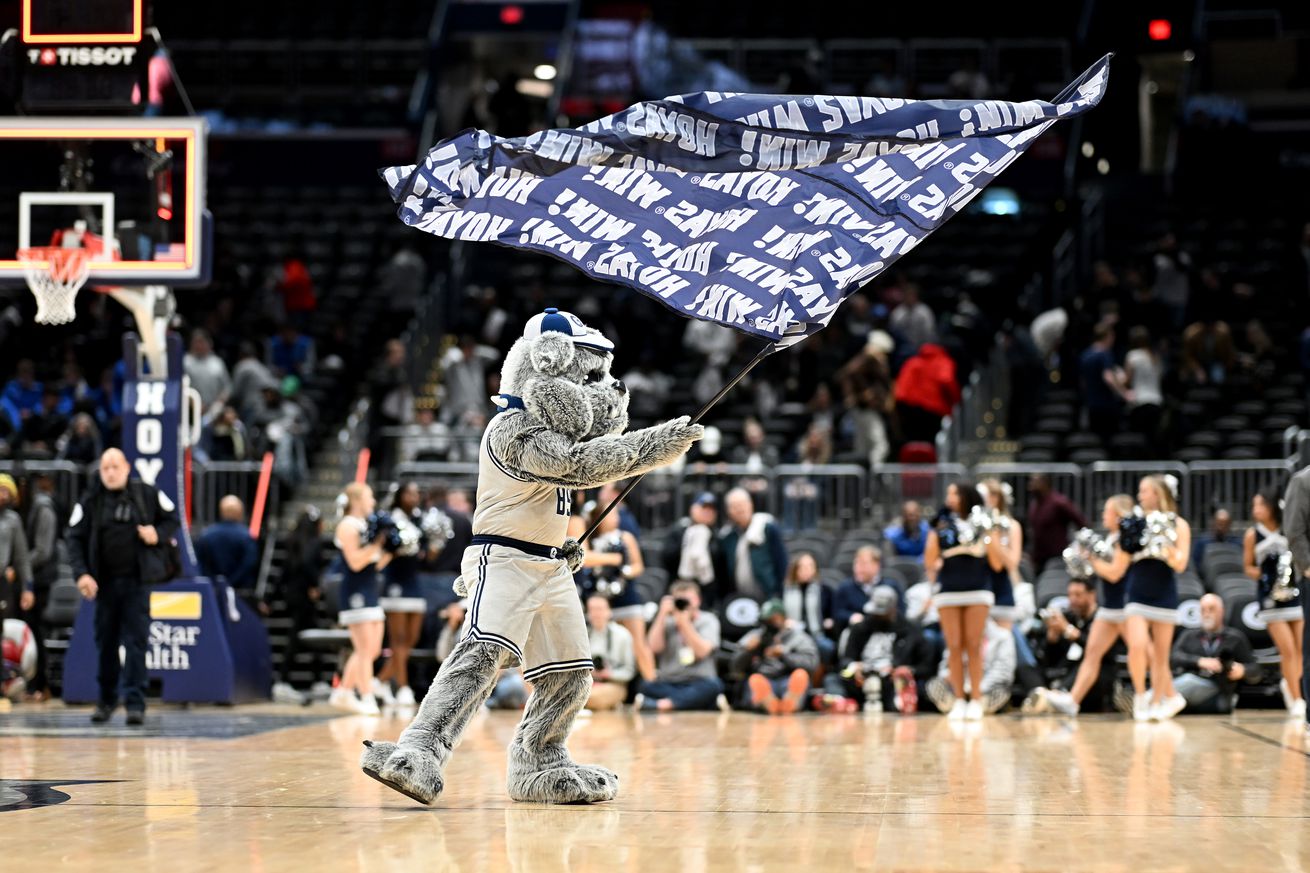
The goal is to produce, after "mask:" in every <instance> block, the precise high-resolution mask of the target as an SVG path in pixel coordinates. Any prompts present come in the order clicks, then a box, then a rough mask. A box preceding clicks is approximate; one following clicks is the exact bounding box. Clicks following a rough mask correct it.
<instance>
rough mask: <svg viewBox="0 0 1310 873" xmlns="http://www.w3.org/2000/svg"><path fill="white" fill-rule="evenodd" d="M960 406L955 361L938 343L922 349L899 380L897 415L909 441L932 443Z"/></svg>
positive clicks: (897, 381) (906, 364)
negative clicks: (945, 420)
mask: <svg viewBox="0 0 1310 873" xmlns="http://www.w3.org/2000/svg"><path fill="white" fill-rule="evenodd" d="M959 402H960V385H959V383H958V382H957V381H956V379H955V361H953V360H952V359H951V356H950V355H948V354H947V353H946V349H944V348H942V347H941V346H939V345H936V344H935V343H925V344H924V345H922V346H920V347H919V351H918V352H916V353H915V354H914V356H913V357H911V358H910V359H909V360H908V361H906V362H905V365H904V366H902V367H901V372H900V373H898V374H897V376H896V414H897V416H898V417H899V418H900V422H901V433H902V434H903V435H904V436H905V439H906V441H907V442H918V441H922V442H927V443H931V442H932V441H933V440H934V439H935V438H936V436H937V431H938V430H940V429H941V426H942V418H943V417H945V416H947V415H950V413H951V410H952V409H953V408H954V407H955V404H957V403H959Z"/></svg>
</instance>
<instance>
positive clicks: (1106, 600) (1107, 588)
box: [1093, 534, 1128, 624]
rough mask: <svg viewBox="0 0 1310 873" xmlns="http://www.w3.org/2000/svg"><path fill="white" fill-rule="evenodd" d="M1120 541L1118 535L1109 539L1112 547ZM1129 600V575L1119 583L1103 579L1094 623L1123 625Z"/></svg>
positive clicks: (1113, 535) (1125, 575)
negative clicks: (1125, 608)
mask: <svg viewBox="0 0 1310 873" xmlns="http://www.w3.org/2000/svg"><path fill="white" fill-rule="evenodd" d="M1118 541H1119V535H1118V534H1112V535H1111V536H1110V538H1109V542H1110V544H1111V545H1113V544H1114V543H1116V542H1118ZM1127 599H1128V575H1127V574H1126V573H1125V574H1124V576H1123V578H1121V579H1120V580H1119V581H1118V582H1108V581H1106V580H1105V579H1101V604H1100V606H1099V607H1098V608H1097V610H1096V617H1095V618H1094V619H1093V621H1103V622H1105V623H1106V624H1123V623H1124V602H1125V601H1126V600H1127Z"/></svg>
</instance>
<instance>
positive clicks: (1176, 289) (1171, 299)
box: [1151, 232, 1192, 331]
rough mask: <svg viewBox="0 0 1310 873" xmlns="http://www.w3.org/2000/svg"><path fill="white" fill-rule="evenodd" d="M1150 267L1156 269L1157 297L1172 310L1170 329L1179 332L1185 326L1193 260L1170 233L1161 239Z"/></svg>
mask: <svg viewBox="0 0 1310 873" xmlns="http://www.w3.org/2000/svg"><path fill="white" fill-rule="evenodd" d="M1151 266H1152V267H1154V268H1155V294H1156V296H1157V297H1158V298H1159V299H1160V302H1161V303H1163V304H1164V305H1165V306H1166V307H1168V308H1169V313H1170V320H1171V321H1172V322H1173V323H1172V325H1171V326H1172V328H1173V329H1174V330H1175V331H1177V330H1179V329H1181V328H1182V326H1183V325H1184V324H1185V323H1186V318H1187V303H1188V298H1190V297H1191V279H1190V273H1191V271H1192V256H1191V255H1189V254H1187V252H1185V251H1182V250H1181V249H1180V248H1179V247H1178V237H1176V236H1174V234H1173V233H1172V232H1170V233H1166V234H1165V235H1164V236H1162V237H1161V238H1160V243H1159V247H1158V248H1157V249H1156V252H1155V255H1154V257H1152V259H1151Z"/></svg>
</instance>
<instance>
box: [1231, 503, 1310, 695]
mask: <svg viewBox="0 0 1310 873" xmlns="http://www.w3.org/2000/svg"><path fill="white" fill-rule="evenodd" d="M1280 497H1281V495H1280V494H1279V493H1278V492H1277V491H1275V490H1274V489H1272V488H1270V489H1266V490H1263V491H1259V492H1257V493H1256V494H1255V495H1254V496H1253V497H1252V498H1251V520H1252V521H1254V522H1255V524H1253V525H1252V526H1251V527H1249V528H1247V530H1246V534H1245V535H1244V536H1243V538H1242V569H1243V570H1244V571H1245V572H1246V575H1247V577H1248V578H1250V579H1253V580H1255V582H1256V598H1257V600H1258V602H1259V604H1260V611H1259V612H1258V613H1256V616H1257V617H1258V618H1259V619H1260V620H1261V621H1263V622H1264V623H1265V628H1266V629H1267V630H1268V631H1269V636H1270V637H1271V638H1272V639H1273V641H1274V645H1275V646H1277V647H1278V664H1279V669H1280V670H1281V671H1282V674H1283V678H1282V679H1281V680H1280V681H1279V683H1278V686H1279V688H1280V689H1281V690H1282V692H1283V702H1284V703H1285V704H1286V706H1287V711H1288V713H1289V714H1290V715H1291V716H1292V717H1293V718H1297V719H1299V720H1301V721H1305V715H1306V712H1305V710H1306V703H1305V696H1304V694H1303V693H1302V687H1301V664H1302V661H1303V660H1304V651H1303V649H1302V643H1303V640H1302V632H1303V631H1304V628H1305V612H1304V610H1303V608H1302V599H1303V598H1304V597H1305V596H1306V595H1305V594H1304V593H1298V594H1297V595H1296V596H1295V597H1288V598H1286V599H1283V600H1275V599H1274V594H1275V592H1276V589H1277V588H1278V586H1279V582H1280V579H1279V577H1280V575H1281V567H1280V562H1281V559H1282V556H1283V554H1284V553H1286V552H1287V551H1288V550H1289V546H1288V543H1287V537H1286V536H1285V535H1284V533H1283V530H1282V527H1283V510H1282V507H1281V506H1280V503H1281V500H1280V499H1279V498H1280ZM1291 582H1292V585H1294V586H1297V587H1298V589H1299V587H1300V586H1299V585H1297V582H1296V571H1295V570H1293V571H1292V580H1291ZM1289 593H1290V592H1289ZM1280 596H1283V595H1282V594H1280Z"/></svg>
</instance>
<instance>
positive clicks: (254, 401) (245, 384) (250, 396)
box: [232, 340, 277, 418]
mask: <svg viewBox="0 0 1310 873" xmlns="http://www.w3.org/2000/svg"><path fill="white" fill-rule="evenodd" d="M238 349H239V351H238V352H237V363H236V366H235V367H233V368H232V405H233V406H235V407H236V410H237V415H238V416H239V417H241V418H249V417H250V415H251V413H252V412H253V411H254V410H255V409H256V408H257V406H258V404H259V399H260V398H259V392H260V391H261V390H263V387H264V386H265V385H269V384H274V383H275V382H276V381H277V380H276V379H274V378H273V372H272V371H271V370H269V369H268V367H267V366H266V365H265V364H264V362H263V361H261V360H260V359H259V356H258V355H257V354H256V353H255V344H254V343H252V342H250V341H249V340H243V341H242V343H241V344H240V346H238Z"/></svg>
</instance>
